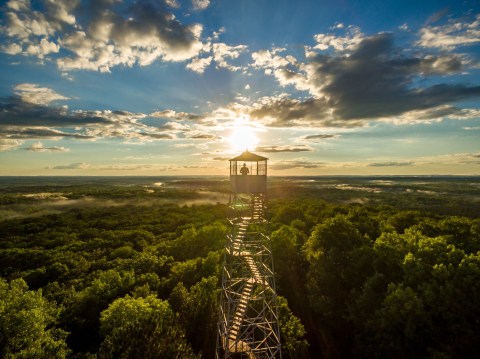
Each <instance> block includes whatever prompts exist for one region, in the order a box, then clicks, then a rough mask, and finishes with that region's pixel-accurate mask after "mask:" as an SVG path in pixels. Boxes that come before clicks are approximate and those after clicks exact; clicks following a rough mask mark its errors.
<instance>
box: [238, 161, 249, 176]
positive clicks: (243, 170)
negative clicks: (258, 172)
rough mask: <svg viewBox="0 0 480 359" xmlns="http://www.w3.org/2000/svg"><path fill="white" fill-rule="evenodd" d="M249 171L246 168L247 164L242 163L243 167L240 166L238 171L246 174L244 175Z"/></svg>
mask: <svg viewBox="0 0 480 359" xmlns="http://www.w3.org/2000/svg"><path fill="white" fill-rule="evenodd" d="M249 172H250V171H249V170H248V168H247V165H246V164H245V163H244V164H243V167H242V168H240V173H241V174H242V175H244V176H246V175H248V173H249Z"/></svg>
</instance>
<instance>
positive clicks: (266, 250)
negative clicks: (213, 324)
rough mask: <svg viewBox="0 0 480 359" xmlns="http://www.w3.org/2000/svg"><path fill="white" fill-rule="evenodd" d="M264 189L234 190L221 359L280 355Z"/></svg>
mask: <svg viewBox="0 0 480 359" xmlns="http://www.w3.org/2000/svg"><path fill="white" fill-rule="evenodd" d="M265 203H266V194H265V193H252V194H249V195H244V196H241V195H239V194H235V193H232V194H231V196H230V206H231V208H232V213H233V216H232V218H231V219H230V223H231V232H230V234H229V235H228V236H227V241H226V245H225V257H224V264H223V273H222V292H221V299H220V314H219V321H218V335H217V351H216V358H217V359H227V358H249V359H253V358H258V359H260V358H262V359H263V358H265V359H266V358H281V350H280V332H279V328H278V312H277V296H276V290H275V280H274V276H273V261H272V252H271V250H270V239H269V238H268V237H267V236H265V234H264V231H265V224H266V220H265V216H264V214H265Z"/></svg>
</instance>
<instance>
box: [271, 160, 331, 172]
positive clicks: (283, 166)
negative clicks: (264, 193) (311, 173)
mask: <svg viewBox="0 0 480 359" xmlns="http://www.w3.org/2000/svg"><path fill="white" fill-rule="evenodd" d="M320 167H325V164H324V163H322V162H309V161H305V160H292V161H279V162H275V163H273V164H271V165H270V168H271V169H273V170H278V171H281V170H290V169H294V168H320Z"/></svg>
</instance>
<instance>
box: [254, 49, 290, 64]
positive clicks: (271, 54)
mask: <svg viewBox="0 0 480 359" xmlns="http://www.w3.org/2000/svg"><path fill="white" fill-rule="evenodd" d="M285 50H286V49H285V48H273V49H271V50H260V51H256V52H253V53H252V59H253V63H252V66H253V67H255V68H261V69H265V68H268V69H276V68H278V67H283V66H287V65H288V64H289V63H290V62H289V61H288V60H287V59H286V58H284V57H282V56H279V55H278V54H279V53H281V52H283V51H285Z"/></svg>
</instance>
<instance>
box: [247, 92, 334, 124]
mask: <svg viewBox="0 0 480 359" xmlns="http://www.w3.org/2000/svg"><path fill="white" fill-rule="evenodd" d="M327 111H328V107H327V104H326V102H325V101H323V100H317V99H308V100H304V101H302V100H297V99H290V98H284V97H281V98H271V99H269V100H267V101H264V102H263V103H261V104H260V105H259V106H256V107H255V108H254V109H253V110H251V111H250V117H252V118H254V119H265V120H266V121H267V124H268V125H269V126H271V127H292V126H297V125H300V124H303V123H305V122H308V121H310V122H314V121H319V120H321V119H322V118H325V117H326V113H327Z"/></svg>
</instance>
